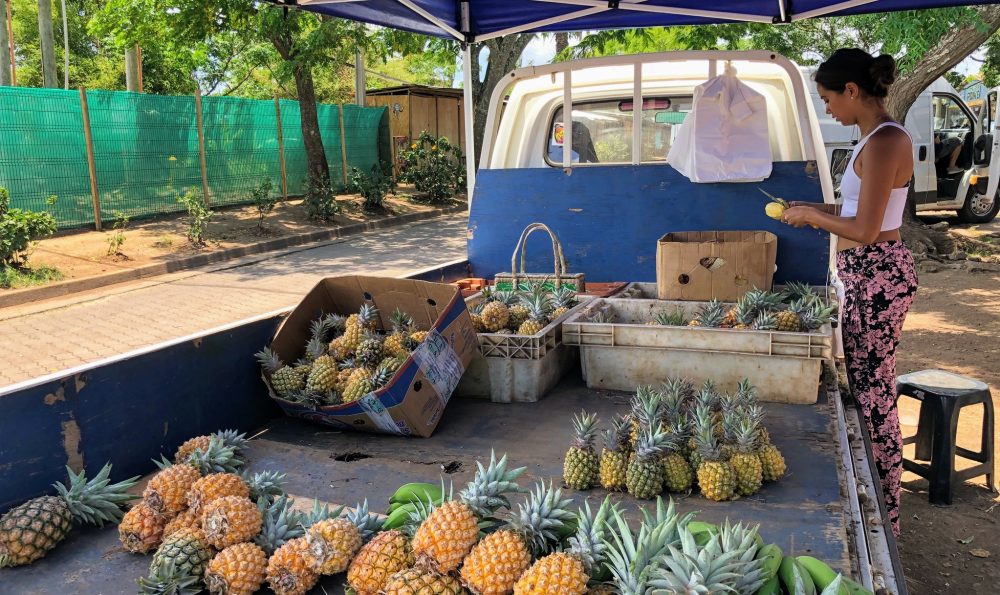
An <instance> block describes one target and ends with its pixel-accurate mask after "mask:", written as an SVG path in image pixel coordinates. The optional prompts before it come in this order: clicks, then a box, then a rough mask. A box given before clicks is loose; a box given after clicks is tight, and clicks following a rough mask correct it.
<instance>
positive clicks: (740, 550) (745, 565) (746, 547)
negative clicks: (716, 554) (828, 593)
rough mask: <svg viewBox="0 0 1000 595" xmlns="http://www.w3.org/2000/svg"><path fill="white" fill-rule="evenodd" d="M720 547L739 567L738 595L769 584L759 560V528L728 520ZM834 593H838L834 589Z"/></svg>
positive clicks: (737, 574)
mask: <svg viewBox="0 0 1000 595" xmlns="http://www.w3.org/2000/svg"><path fill="white" fill-rule="evenodd" d="M718 538H719V547H720V550H721V551H722V552H723V553H725V554H731V556H732V559H731V560H732V563H733V564H736V565H738V568H734V569H733V570H732V572H733V573H734V574H736V576H737V578H736V579H735V580H734V582H733V585H732V587H733V589H735V591H736V593H757V592H758V591H759V590H760V589H761V587H763V586H764V583H765V582H767V579H768V576H769V573H768V570H767V568H765V566H764V565H765V560H764V559H762V558H758V556H757V552H758V551H759V549H760V547H761V544H762V543H763V540H762V539H761V538H760V535H759V534H758V532H757V527H756V526H754V527H751V526H749V525H747V526H744V525H743V524H742V523H737V524H735V525H731V524H729V521H728V520H726V521H725V522H724V523H723V524H722V526H720V527H719V535H718ZM834 592H835V593H836V592H838V591H837V590H836V589H834Z"/></svg>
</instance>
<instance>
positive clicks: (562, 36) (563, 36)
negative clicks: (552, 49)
mask: <svg viewBox="0 0 1000 595" xmlns="http://www.w3.org/2000/svg"><path fill="white" fill-rule="evenodd" d="M568 47H569V33H556V55H557V56H558V55H559V54H561V53H562V52H563V50H565V49H566V48H568Z"/></svg>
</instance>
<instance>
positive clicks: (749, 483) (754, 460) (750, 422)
mask: <svg viewBox="0 0 1000 595" xmlns="http://www.w3.org/2000/svg"><path fill="white" fill-rule="evenodd" d="M735 434H736V445H735V447H736V451H735V452H734V453H733V455H732V457H731V458H730V460H729V463H730V464H731V465H732V466H733V472H735V473H736V491H737V493H739V495H741V496H750V495H753V494H756V493H757V491H758V490H760V484H761V482H762V481H763V479H764V467H763V464H762V463H761V461H760V457H758V456H757V422H756V421H755V420H754V419H753V418H751V417H747V416H745V415H744V416H742V417H740V418H739V419H738V421H737V425H736V428H735Z"/></svg>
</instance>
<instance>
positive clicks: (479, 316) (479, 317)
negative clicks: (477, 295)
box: [469, 302, 489, 333]
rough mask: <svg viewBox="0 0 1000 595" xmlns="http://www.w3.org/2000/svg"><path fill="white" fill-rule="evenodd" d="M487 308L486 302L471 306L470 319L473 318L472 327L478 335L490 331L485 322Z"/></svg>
mask: <svg viewBox="0 0 1000 595" xmlns="http://www.w3.org/2000/svg"><path fill="white" fill-rule="evenodd" d="M485 306H486V304H485V303H484V302H479V303H477V304H473V305H471V306H469V317H470V318H472V327H473V328H474V329H475V330H476V332H477V333H486V332H489V330H488V329H487V328H486V323H484V322H483V308H484V307H485Z"/></svg>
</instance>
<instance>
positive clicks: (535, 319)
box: [469, 283, 579, 336]
mask: <svg viewBox="0 0 1000 595" xmlns="http://www.w3.org/2000/svg"><path fill="white" fill-rule="evenodd" d="M578 303H579V302H578V301H577V299H576V293H575V292H574V291H573V290H572V289H570V288H569V287H566V286H560V287H557V288H555V289H554V290H552V291H548V290H547V289H545V287H544V286H543V285H542V284H541V283H534V284H532V285H531V287H530V288H529V289H528V290H526V291H525V290H521V291H496V290H494V289H492V288H490V287H487V288H486V289H484V290H483V293H482V301H480V302H477V303H476V304H475V305H473V306H471V307H470V308H469V311H470V314H471V315H472V324H473V325H474V326H475V328H476V332H478V333H497V334H500V335H528V336H530V335H536V334H538V333H539V332H540V331H541V330H542V329H543V328H545V327H546V326H547V325H548V324H549V323H550V322H552V321H553V320H555V319H556V318H559V317H560V316H562V315H563V314H565V313H566V312H568V311H569V309H570V308H572V307H573V306H575V305H577V304H578Z"/></svg>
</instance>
